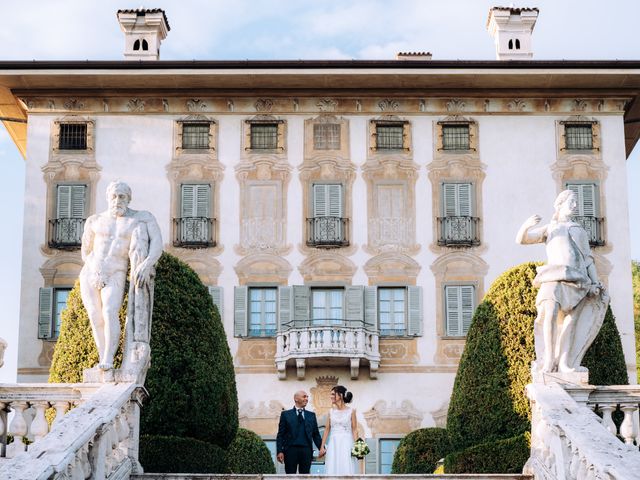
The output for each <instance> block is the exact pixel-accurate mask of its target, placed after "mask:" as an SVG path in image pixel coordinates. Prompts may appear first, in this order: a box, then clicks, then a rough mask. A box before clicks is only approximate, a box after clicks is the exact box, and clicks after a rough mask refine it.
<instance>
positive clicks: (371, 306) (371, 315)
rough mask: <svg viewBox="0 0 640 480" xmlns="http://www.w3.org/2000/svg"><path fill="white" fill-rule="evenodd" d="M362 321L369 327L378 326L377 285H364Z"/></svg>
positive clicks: (374, 327)
mask: <svg viewBox="0 0 640 480" xmlns="http://www.w3.org/2000/svg"><path fill="white" fill-rule="evenodd" d="M364 323H365V325H366V326H367V327H369V328H371V329H376V327H377V326H378V287H364Z"/></svg>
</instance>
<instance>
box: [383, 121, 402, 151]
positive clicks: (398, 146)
mask: <svg viewBox="0 0 640 480" xmlns="http://www.w3.org/2000/svg"><path fill="white" fill-rule="evenodd" d="M403 146H404V125H384V124H377V125H376V149H378V150H402V148H403Z"/></svg>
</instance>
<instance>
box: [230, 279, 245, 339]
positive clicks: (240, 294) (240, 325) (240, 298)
mask: <svg viewBox="0 0 640 480" xmlns="http://www.w3.org/2000/svg"><path fill="white" fill-rule="evenodd" d="M248 297H249V289H248V288H247V287H234V288H233V335H234V336H236V337H246V336H247V298H248Z"/></svg>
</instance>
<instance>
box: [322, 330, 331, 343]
mask: <svg viewBox="0 0 640 480" xmlns="http://www.w3.org/2000/svg"><path fill="white" fill-rule="evenodd" d="M331 337H332V335H331V327H326V328H323V329H322V348H331V347H332V343H333V339H332V338H331Z"/></svg>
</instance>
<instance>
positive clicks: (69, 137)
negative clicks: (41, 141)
mask: <svg viewBox="0 0 640 480" xmlns="http://www.w3.org/2000/svg"><path fill="white" fill-rule="evenodd" d="M58 148H59V149H60V150H86V149H87V124H86V123H60V130H59V137H58Z"/></svg>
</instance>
